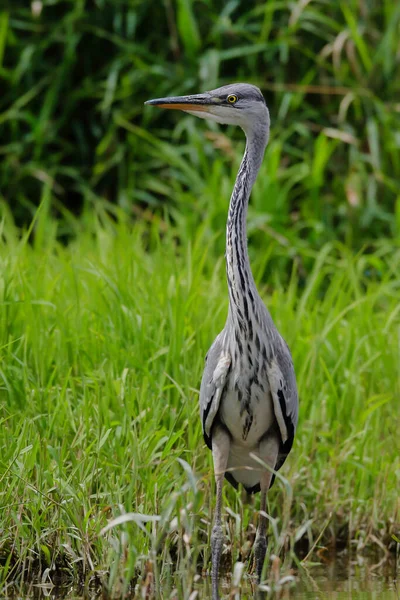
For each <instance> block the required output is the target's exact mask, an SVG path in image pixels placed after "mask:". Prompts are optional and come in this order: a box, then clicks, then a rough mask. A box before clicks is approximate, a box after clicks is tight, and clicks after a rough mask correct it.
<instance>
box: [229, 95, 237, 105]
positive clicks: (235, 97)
mask: <svg viewBox="0 0 400 600" xmlns="http://www.w3.org/2000/svg"><path fill="white" fill-rule="evenodd" d="M227 100H228V102H229V104H235V102H237V96H235V94H230V95H229V96H228V97H227Z"/></svg>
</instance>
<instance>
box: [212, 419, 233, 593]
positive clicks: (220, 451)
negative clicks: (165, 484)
mask: <svg viewBox="0 0 400 600" xmlns="http://www.w3.org/2000/svg"><path fill="white" fill-rule="evenodd" d="M229 446H230V438H229V435H228V433H227V432H226V431H225V430H224V429H222V428H221V427H217V428H215V430H214V431H213V436H212V453H213V460H214V473H215V483H216V487H217V501H216V505H215V515H214V526H213V530H212V534H211V583H212V599H213V600H218V598H219V594H218V572H219V563H220V560H221V552H222V544H223V541H224V534H223V531H222V524H221V509H222V485H223V482H224V475H225V471H226V468H227V465H228V457H229Z"/></svg>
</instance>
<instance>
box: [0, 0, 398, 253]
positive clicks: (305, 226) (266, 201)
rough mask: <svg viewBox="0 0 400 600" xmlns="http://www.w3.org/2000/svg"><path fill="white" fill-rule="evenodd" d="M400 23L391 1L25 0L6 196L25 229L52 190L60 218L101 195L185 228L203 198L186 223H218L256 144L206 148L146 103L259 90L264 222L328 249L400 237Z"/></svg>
mask: <svg viewBox="0 0 400 600" xmlns="http://www.w3.org/2000/svg"><path fill="white" fill-rule="evenodd" d="M399 25H400V5H399V4H398V3H396V2H392V1H391V0H383V1H381V0H379V1H377V0H372V1H371V2H368V3H367V2H358V1H356V0H351V1H350V2H333V1H330V2H329V1H328V0H319V1H316V2H312V3H311V2H288V1H287V0H283V1H278V0H271V1H268V2H263V1H262V2H261V1H252V2H247V3H240V2H239V1H238V0H231V1H230V2H211V1H210V0H201V1H200V0H197V1H196V2H192V1H191V0H177V2H176V3H173V2H172V0H166V1H165V2H163V3H161V2H142V0H119V1H118V2H115V1H114V0H113V1H111V0H97V1H96V2H91V1H90V0H79V1H77V0H69V1H68V0H51V1H50V0H43V1H42V0H39V1H37V2H32V3H25V2H14V1H13V2H12V3H11V2H10V4H9V9H8V10H6V9H5V10H3V12H2V13H1V15H0V78H1V79H2V82H3V85H2V88H3V90H4V91H3V92H2V94H1V97H0V127H1V146H0V153H1V156H2V160H1V162H0V189H1V193H2V195H3V198H4V199H5V200H6V201H7V202H8V204H9V205H10V206H11V207H12V209H13V212H14V214H15V215H16V217H17V219H18V222H19V223H21V222H23V221H24V220H26V219H28V221H29V219H30V218H31V216H32V215H33V213H34V209H35V207H36V206H37V204H38V202H39V198H40V197H41V195H42V192H43V189H44V188H49V189H50V191H49V193H50V194H51V197H52V207H53V208H52V210H53V211H54V212H55V213H56V214H58V216H61V215H62V212H63V207H68V208H69V209H70V210H71V211H74V212H75V211H78V212H79V211H80V210H81V208H82V205H83V203H92V202H95V201H97V200H98V199H99V198H101V199H107V200H108V201H111V202H113V203H116V204H117V205H119V206H120V207H122V208H123V209H124V210H126V211H128V212H130V211H131V210H132V206H133V208H134V211H135V212H136V213H137V212H138V211H139V212H140V211H142V210H146V208H147V207H149V208H150V209H151V210H152V211H153V212H154V211H156V212H159V213H163V212H164V211H167V212H168V213H169V214H170V215H171V216H173V217H174V218H175V217H176V215H175V212H176V209H177V206H176V204H175V202H176V196H177V194H178V193H179V194H180V195H181V196H184V195H185V193H186V192H187V191H188V190H196V197H195V200H194V204H192V205H190V206H189V205H188V203H186V204H181V203H179V209H178V210H179V214H180V215H184V216H187V217H190V214H191V213H192V211H193V210H194V211H195V212H197V213H199V212H200V213H202V212H204V211H208V210H210V209H211V206H210V205H212V204H213V202H215V200H216V199H217V198H219V197H223V198H224V200H225V201H226V197H227V188H226V186H227V185H228V184H227V183H226V180H227V179H228V178H229V180H231V179H232V177H233V171H234V169H235V168H236V166H237V163H238V160H239V158H238V157H239V156H240V153H241V151H242V145H243V143H242V141H241V134H240V132H235V133H234V132H233V131H232V132H229V137H230V136H231V134H232V135H235V136H237V138H238V140H239V139H240V141H238V142H237V143H234V144H232V143H231V142H230V141H229V140H228V139H226V138H225V136H224V135H223V134H221V133H219V131H220V130H218V129H216V128H215V129H214V132H213V134H212V135H211V136H209V137H208V140H207V141H206V142H205V143H204V138H203V133H201V134H200V133H199V132H200V131H203V125H201V124H200V123H198V122H197V123H195V122H194V119H193V118H192V117H184V116H182V115H180V116H179V117H177V116H176V115H174V116H172V115H166V114H165V113H162V112H159V113H158V114H157V113H156V111H155V110H154V109H146V110H145V109H144V108H143V101H144V100H146V99H148V98H150V97H159V96H163V95H167V94H172V93H173V94H179V93H186V92H195V91H199V90H202V89H210V88H213V87H216V86H217V85H220V84H222V83H224V82H230V81H232V80H246V81H250V82H253V83H255V84H257V85H259V86H260V87H261V88H262V90H263V92H264V93H265V95H266V98H267V102H268V104H269V106H270V110H271V115H272V123H273V129H272V137H271V143H270V147H269V149H268V151H267V160H266V165H265V168H264V171H263V176H262V183H261V184H260V186H259V191H258V197H257V203H256V204H255V206H254V211H253V212H254V215H255V217H256V218H257V223H258V224H260V221H261V222H263V223H264V224H267V225H268V227H270V228H272V231H273V232H275V233H276V234H277V235H280V234H283V235H286V232H287V231H288V230H292V229H295V230H296V234H297V233H298V235H299V236H301V237H302V238H303V239H304V240H305V243H306V244H308V245H310V246H311V247H313V248H315V247H320V246H321V244H322V243H324V242H325V241H326V240H333V239H337V238H340V239H342V240H344V241H346V242H347V243H348V244H351V245H354V246H355V247H356V248H357V249H358V248H360V246H361V244H362V243H363V242H364V241H367V242H370V241H371V240H372V239H373V238H376V237H380V236H382V235H398V234H399V226H400V212H399V211H400V201H399V183H398V182H399V180H400V159H399V156H400V152H399V138H398V131H399V126H400V111H399V104H398V97H399V91H400V90H399V85H400V84H399V82H400V77H399V55H398V38H399ZM173 123H176V126H175V130H174V131H172V124H173ZM171 138H172V141H171ZM159 140H161V141H159ZM221 147H222V148H223V149H224V152H222V153H221ZM226 150H228V157H227V158H226V157H225V151H226ZM166 159H168V160H166ZM231 163H233V167H232V168H231ZM210 164H211V165H212V167H211V168H212V176H213V178H214V184H215V185H214V187H213V189H212V194H211V191H210V189H209V187H208V186H209V169H210ZM220 182H222V183H220ZM192 201H193V199H192ZM225 208H226V207H225ZM210 224H211V226H212V227H213V228H214V229H213V231H217V230H219V227H220V222H219V221H218V222H213V221H211V223H210Z"/></svg>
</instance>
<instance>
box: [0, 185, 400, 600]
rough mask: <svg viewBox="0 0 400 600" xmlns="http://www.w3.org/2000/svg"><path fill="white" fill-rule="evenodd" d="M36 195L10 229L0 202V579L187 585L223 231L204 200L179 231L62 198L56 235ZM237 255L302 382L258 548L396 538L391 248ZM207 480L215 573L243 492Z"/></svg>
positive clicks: (247, 543)
mask: <svg viewBox="0 0 400 600" xmlns="http://www.w3.org/2000/svg"><path fill="white" fill-rule="evenodd" d="M222 185H223V183H222ZM203 193H204V194H205V196H206V198H207V192H206V191H205V192H203ZM258 193H260V188H257V189H256V190H255V197H256V198H257V194H258ZM202 198H203V200H204V202H206V200H205V199H204V197H202ZM186 201H187V202H189V201H190V199H189V198H186ZM256 201H257V200H256ZM193 202H195V200H194V199H193ZM50 208H51V204H50V195H47V196H44V197H43V199H42V205H41V209H40V210H39V211H38V213H37V215H36V218H35V220H34V222H33V223H32V226H31V228H30V229H29V230H26V231H25V232H20V231H19V230H17V229H16V228H15V227H14V226H13V224H12V219H11V217H10V215H9V214H8V209H7V208H6V206H5V205H4V206H3V220H2V229H1V238H0V243H1V247H0V252H1V253H0V257H1V258H0V260H1V268H0V294H1V296H0V301H1V310H0V336H1V337H0V420H1V428H0V457H1V458H0V481H1V495H0V511H1V523H2V526H1V530H0V559H1V564H2V575H1V576H2V581H3V584H4V585H5V586H7V585H9V584H10V583H11V582H18V583H19V584H21V583H22V582H23V581H26V580H30V579H32V577H39V578H40V579H41V580H42V581H44V582H46V581H48V579H49V578H50V579H53V580H57V579H60V580H63V581H77V580H79V581H80V582H81V583H82V585H83V586H90V585H91V582H92V583H93V582H96V581H102V583H103V585H104V588H105V589H106V590H111V591H113V593H114V594H120V593H121V594H122V593H127V592H129V590H131V589H132V588H131V586H132V585H134V583H135V582H136V583H140V584H141V585H144V586H145V587H146V586H151V585H154V586H155V587H156V589H157V587H158V586H162V588H163V593H165V594H166V590H168V589H170V590H171V591H172V590H173V589H174V588H177V589H178V592H179V594H181V595H182V597H189V593H188V590H192V589H194V586H195V584H196V578H197V577H198V574H199V573H202V572H203V573H204V572H205V571H206V569H207V568H208V561H209V547H208V539H209V534H210V523H211V515H212V511H211V507H212V503H213V496H212V487H213V482H212V465H211V456H210V453H209V451H208V450H207V449H206V447H205V445H204V443H203V440H202V436H201V427H200V422H199V418H198V409H197V399H198V387H199V381H200V377H201V373H202V368H203V362H204V356H205V353H206V351H207V349H208V347H209V344H210V343H211V341H212V340H213V339H214V336H215V335H216V334H217V333H218V331H219V330H220V329H221V328H222V326H223V324H224V320H225V317H226V311H227V293H226V284H225V271H224V262H223V257H222V253H221V244H222V245H223V229H222V230H221V233H220V235H219V236H215V235H212V234H211V233H210V231H212V227H211V225H210V223H211V221H212V219H214V218H215V215H214V214H213V210H211V209H210V211H209V214H208V216H207V217H205V218H204V219H203V220H202V221H200V220H199V221H198V222H197V230H196V232H195V233H193V234H192V233H191V225H190V222H189V223H188V224H187V227H186V228H185V227H183V223H181V225H180V227H176V226H175V225H173V224H171V223H170V222H169V221H168V220H167V219H161V218H160V217H157V216H154V215H153V216H152V218H150V215H147V221H146V219H145V218H144V219H142V220H140V221H137V222H135V223H132V222H131V221H130V220H129V219H128V218H127V217H126V215H125V214H124V213H123V212H122V211H117V212H116V213H114V215H111V216H110V214H109V213H108V212H107V211H106V210H105V208H104V206H103V205H102V204H101V203H100V202H98V203H93V205H92V206H91V208H90V211H89V210H88V211H87V212H85V214H84V216H83V218H82V219H81V220H76V219H75V218H74V217H73V216H72V215H70V214H65V219H66V221H65V222H68V231H69V239H70V243H69V244H68V245H65V244H63V243H61V242H60V241H59V240H60V238H61V239H62V237H63V234H64V231H63V230H62V229H61V224H60V222H57V221H55V220H54V219H53V218H52V217H51V210H50ZM217 208H218V207H217ZM250 223H251V218H250ZM250 252H251V260H252V265H253V270H254V273H255V276H256V279H257V281H258V284H259V286H260V289H261V290H262V295H263V297H264V299H265V301H266V303H267V305H268V306H269V308H270V310H271V312H272V315H273V317H274V319H275V322H276V323H277V325H278V327H279V329H280V330H281V332H282V333H283V335H284V336H285V338H286V339H287V341H288V343H289V345H290V347H291V348H292V351H293V357H294V362H295V366H296V372H297V377H298V384H299V389H300V399H301V405H300V420H299V429H298V434H297V437H296V441H295V445H294V448H293V452H292V454H291V455H290V457H289V459H288V461H287V463H286V464H285V468H284V469H283V470H282V478H279V479H278V481H277V483H276V484H275V486H274V488H273V490H272V491H271V494H270V500H269V502H270V504H269V514H270V522H271V527H270V548H269V553H270V554H276V555H279V556H280V557H281V559H284V557H286V561H287V563H285V564H286V565H287V566H288V565H289V564H290V563H291V562H293V561H294V562H295V563H296V561H298V558H296V556H297V555H299V552H300V550H302V556H304V554H305V553H306V552H309V555H308V557H307V562H313V561H315V560H318V557H320V556H322V554H321V553H322V552H323V551H322V550H321V547H322V546H325V547H330V548H335V547H338V546H340V547H343V546H347V547H348V548H349V549H354V550H357V551H358V552H363V550H364V549H367V548H368V549H370V548H371V547H375V548H377V549H378V551H379V552H380V553H381V554H382V555H385V553H387V552H388V551H389V550H390V549H394V548H395V546H396V542H395V540H394V539H393V537H392V535H393V534H394V535H397V536H398V537H400V536H399V505H398V502H399V500H398V490H399V487H400V463H399V456H400V441H399V440H400V436H399V420H398V398H399V393H400V389H399V386H400V383H399V382H400V353H399V352H400V350H399V348H400V344H399V340H400V310H399V300H398V299H399V286H400V283H399V279H398V273H399V269H400V248H399V246H398V245H397V244H396V243H395V242H393V241H382V242H378V243H376V244H375V246H374V247H372V246H371V247H370V248H369V249H365V250H364V251H362V252H361V251H360V252H359V253H358V254H354V253H353V252H351V251H349V250H348V249H347V248H346V247H345V246H342V245H340V244H338V243H336V244H335V243H327V244H326V245H324V247H323V248H322V250H321V251H320V252H318V253H314V252H313V251H312V250H311V249H310V248H305V247H304V243H303V241H302V240H301V239H300V238H299V239H298V240H297V241H296V239H295V238H293V240H291V241H290V243H289V244H287V243H286V242H284V243H280V242H279V241H278V240H276V239H275V238H272V237H269V236H267V235H266V234H264V235H262V234H261V233H260V232H258V233H257V234H256V235H252V244H251V248H250ZM271 265H272V267H271ZM282 265H284V266H285V267H287V266H288V265H289V266H290V269H289V270H288V269H287V268H280V266H282ZM288 272H289V273H290V275H289V276H287V273H288ZM224 495H225V504H224V506H225V508H224V517H225V523H226V548H225V554H224V560H225V564H226V566H227V568H228V570H230V569H231V564H232V561H233V562H236V561H237V560H238V559H241V560H243V561H245V562H246V560H247V558H248V556H249V552H250V549H251V543H252V539H253V536H254V527H255V523H256V518H257V503H258V499H256V500H255V502H254V503H253V504H243V502H242V499H241V497H240V494H237V493H235V491H234V490H233V489H230V488H229V487H228V485H226V487H225V492H224ZM156 559H157V560H156ZM285 568H286V567H285ZM246 569H247V567H246ZM176 573H178V575H179V577H178V578H177V577H176ZM283 573H284V574H285V569H283ZM143 581H144V583H143ZM166 597H167V596H166Z"/></svg>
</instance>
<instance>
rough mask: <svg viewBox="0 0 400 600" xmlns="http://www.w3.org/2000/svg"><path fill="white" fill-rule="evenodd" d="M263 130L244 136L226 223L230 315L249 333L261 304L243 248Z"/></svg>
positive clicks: (262, 145)
mask: <svg viewBox="0 0 400 600" xmlns="http://www.w3.org/2000/svg"><path fill="white" fill-rule="evenodd" d="M267 140H268V137H267V133H266V134H265V135H263V132H261V133H258V134H256V135H252V136H249V135H248V136H247V141H246V150H245V153H244V155H243V159H242V162H241V165H240V168H239V172H238V174H237V177H236V182H235V186H234V188H233V192H232V196H231V200H230V204H229V212H228V220H227V225H226V272H227V279H228V288H229V312H230V316H231V317H232V318H233V320H234V321H235V322H237V323H238V325H239V327H240V330H241V331H242V332H245V331H247V332H248V333H251V331H252V323H253V318H254V314H257V305H258V304H262V301H261V299H260V296H259V294H258V291H257V288H256V285H255V282H254V278H253V274H252V271H251V267H250V261H249V254H248V249H247V227H246V218H247V208H248V203H249V198H250V193H251V189H252V187H253V184H254V182H255V180H256V177H257V174H258V171H259V169H260V166H261V163H262V159H263V156H264V151H265V147H266V145H267Z"/></svg>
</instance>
